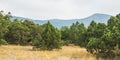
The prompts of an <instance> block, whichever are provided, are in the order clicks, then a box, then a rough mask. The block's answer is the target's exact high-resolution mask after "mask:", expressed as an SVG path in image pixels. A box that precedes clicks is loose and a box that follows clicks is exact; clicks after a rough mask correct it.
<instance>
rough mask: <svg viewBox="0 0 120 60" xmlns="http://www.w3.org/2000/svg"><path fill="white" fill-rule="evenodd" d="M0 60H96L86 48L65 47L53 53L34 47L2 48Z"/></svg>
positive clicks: (5, 46)
mask: <svg viewBox="0 0 120 60" xmlns="http://www.w3.org/2000/svg"><path fill="white" fill-rule="evenodd" d="M0 60H96V58H95V57H94V56H93V55H91V54H89V53H88V52H87V51H86V49H85V48H80V47H78V46H63V47H62V49H59V50H53V51H33V50H32V46H16V45H3V46H0Z"/></svg>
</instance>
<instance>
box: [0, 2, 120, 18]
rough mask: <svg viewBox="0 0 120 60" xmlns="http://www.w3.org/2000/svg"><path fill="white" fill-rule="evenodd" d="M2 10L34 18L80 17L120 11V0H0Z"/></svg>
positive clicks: (114, 13)
mask: <svg viewBox="0 0 120 60" xmlns="http://www.w3.org/2000/svg"><path fill="white" fill-rule="evenodd" d="M0 10H3V11H4V12H5V13H6V12H11V13H12V15H14V16H21V17H26V18H32V19H43V20H44V19H79V18H84V17H87V16H90V15H92V14H94V13H103V14H109V15H116V14H118V13H120V0H0Z"/></svg>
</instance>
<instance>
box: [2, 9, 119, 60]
mask: <svg viewBox="0 0 120 60" xmlns="http://www.w3.org/2000/svg"><path fill="white" fill-rule="evenodd" d="M11 16H12V15H11V13H10V12H8V14H5V13H4V12H3V11H1V12H0V45H5V44H16V45H22V46H26V45H32V46H33V50H34V49H37V50H53V49H60V48H61V46H63V45H69V44H74V45H77V46H80V47H83V48H86V49H87V51H88V52H89V53H91V54H93V55H95V56H96V57H97V58H99V57H102V58H110V59H112V60H113V59H114V58H115V57H120V14H117V15H116V16H111V17H110V19H109V20H108V22H107V24H105V23H96V22H95V21H91V23H90V25H89V26H88V27H87V28H86V27H85V26H84V24H83V23H79V22H76V23H73V24H72V25H71V26H70V27H67V26H63V27H62V28H61V29H57V28H55V27H54V26H53V25H52V24H51V22H50V21H48V22H47V23H46V24H43V25H39V24H35V23H34V22H32V21H29V20H24V21H19V20H18V19H15V20H13V21H11V20H10V17H11Z"/></svg>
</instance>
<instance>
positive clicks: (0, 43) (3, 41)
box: [0, 39, 8, 45]
mask: <svg viewBox="0 0 120 60" xmlns="http://www.w3.org/2000/svg"><path fill="white" fill-rule="evenodd" d="M6 44H8V43H7V41H6V40H4V39H0V45H6Z"/></svg>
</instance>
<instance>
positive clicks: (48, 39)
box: [34, 21, 61, 50]
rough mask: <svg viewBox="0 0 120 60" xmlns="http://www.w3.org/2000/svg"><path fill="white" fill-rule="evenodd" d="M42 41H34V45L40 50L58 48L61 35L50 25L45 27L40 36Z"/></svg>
mask: <svg viewBox="0 0 120 60" xmlns="http://www.w3.org/2000/svg"><path fill="white" fill-rule="evenodd" d="M41 37H42V39H39V40H36V41H34V43H35V44H34V45H35V46H36V47H37V48H40V49H42V50H52V49H55V48H60V46H61V35H60V32H59V31H58V30H57V29H56V28H54V27H53V26H52V25H51V23H50V22H49V21H48V23H47V24H46V25H45V28H44V31H43V33H42V35H41ZM37 42H38V43H37Z"/></svg>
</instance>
